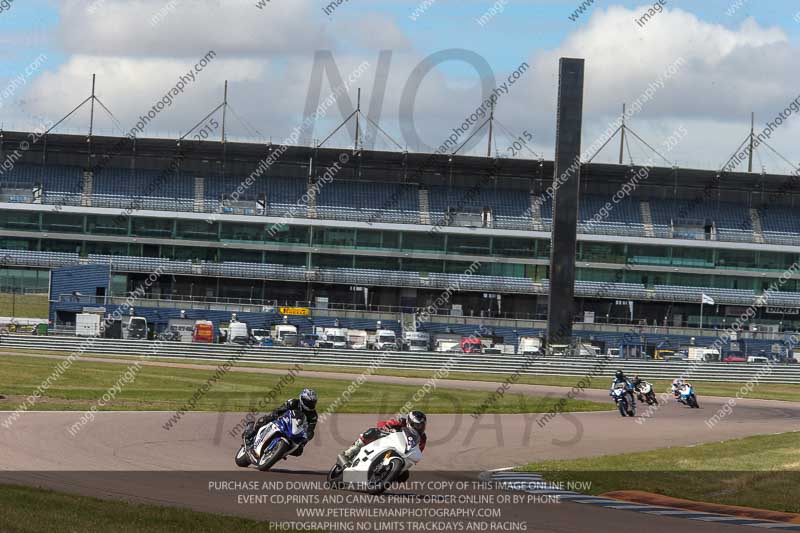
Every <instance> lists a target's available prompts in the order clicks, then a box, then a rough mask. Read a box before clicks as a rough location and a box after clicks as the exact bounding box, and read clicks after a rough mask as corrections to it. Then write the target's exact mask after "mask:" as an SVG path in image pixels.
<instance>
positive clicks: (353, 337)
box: [347, 329, 368, 350]
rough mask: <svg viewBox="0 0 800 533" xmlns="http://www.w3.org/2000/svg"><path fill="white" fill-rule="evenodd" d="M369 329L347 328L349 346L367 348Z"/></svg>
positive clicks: (360, 348)
mask: <svg viewBox="0 0 800 533" xmlns="http://www.w3.org/2000/svg"><path fill="white" fill-rule="evenodd" d="M367 339H368V335H367V330H365V329H348V330H347V347H348V348H350V349H351V350H366V349H367V348H368V346H367Z"/></svg>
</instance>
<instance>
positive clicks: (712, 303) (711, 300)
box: [702, 293, 714, 305]
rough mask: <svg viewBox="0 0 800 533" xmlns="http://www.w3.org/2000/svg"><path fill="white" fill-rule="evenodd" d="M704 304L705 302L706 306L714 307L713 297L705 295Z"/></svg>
mask: <svg viewBox="0 0 800 533" xmlns="http://www.w3.org/2000/svg"><path fill="white" fill-rule="evenodd" d="M702 302H703V303H704V304H708V305H714V298H712V297H711V296H709V295H708V294H706V293H703V298H702Z"/></svg>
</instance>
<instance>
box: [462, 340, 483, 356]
mask: <svg viewBox="0 0 800 533" xmlns="http://www.w3.org/2000/svg"><path fill="white" fill-rule="evenodd" d="M460 346H461V351H462V352H463V353H483V343H481V341H480V339H477V338H475V337H463V338H462V339H461V341H460Z"/></svg>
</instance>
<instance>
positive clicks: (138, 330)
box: [122, 316, 150, 340]
mask: <svg viewBox="0 0 800 533" xmlns="http://www.w3.org/2000/svg"><path fill="white" fill-rule="evenodd" d="M149 332H150V328H148V327H147V319H146V318H144V317H141V316H127V317H123V318H122V338H123V339H129V340H146V339H147V335H148V333H149Z"/></svg>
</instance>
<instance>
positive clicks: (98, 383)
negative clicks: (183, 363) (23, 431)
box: [0, 356, 613, 414]
mask: <svg viewBox="0 0 800 533" xmlns="http://www.w3.org/2000/svg"><path fill="white" fill-rule="evenodd" d="M57 364H58V361H57V360H54V359H43V358H35V357H18V356H3V357H0V394H4V395H6V396H8V397H9V398H8V399H7V400H3V401H0V409H13V408H15V407H16V404H17V403H19V402H21V401H22V400H23V399H24V397H26V396H27V395H29V394H31V393H32V391H33V390H34V389H36V387H38V385H39V384H40V383H42V381H44V380H45V379H47V377H48V376H50V374H51V373H52V372H53V370H54V368H55V367H56V365H57ZM128 366H129V365H127V364H112V363H100V362H87V361H77V362H75V363H74V364H73V365H72V367H71V368H69V369H68V370H67V371H66V372H65V373H64V374H63V375H62V376H61V377H60V378H59V379H58V380H57V381H56V382H55V383H53V384H52V386H51V387H49V388H48V389H47V391H46V396H44V397H43V398H42V399H41V400H39V402H37V404H36V409H39V410H53V409H64V410H86V409H88V408H89V407H91V406H92V405H93V404H94V402H95V401H96V400H97V399H98V398H100V397H101V396H103V394H104V393H105V392H106V391H107V390H108V389H109V388H110V387H111V386H112V385H114V384H115V383H117V382H118V380H119V379H120V377H121V376H122V374H124V373H125V372H126V369H127V368H128ZM140 368H141V370H140V371H139V372H138V374H137V376H136V380H135V381H134V382H133V383H131V384H129V385H125V386H123V387H122V390H121V391H120V392H119V393H118V394H117V396H116V398H114V399H113V400H112V401H110V402H109V403H108V404H107V405H105V406H104V407H102V408H101V409H102V410H164V411H172V410H177V409H182V408H185V403H186V402H187V401H188V400H189V398H191V397H192V395H193V394H194V393H195V391H196V390H198V388H199V387H200V386H202V385H203V384H205V383H206V382H207V380H208V379H209V378H210V377H211V376H212V375H213V374H214V371H213V370H193V369H182V368H168V367H155V366H142V367H140ZM282 378H284V375H280V374H254V373H244V372H228V373H227V374H225V375H224V376H223V378H222V379H221V380H220V381H218V382H217V383H215V384H214V385H213V387H211V389H210V390H209V391H208V393H207V394H205V395H204V396H203V397H202V398H201V399H200V400H199V401H198V402H197V404H196V406H195V408H194V409H193V410H195V411H247V410H249V409H250V408H251V407H252V406H253V405H256V404H257V403H258V401H259V400H260V399H261V398H263V397H264V396H265V395H266V394H267V393H268V392H269V391H270V390H271V389H272V388H273V387H275V386H276V385H278V383H279V382H280V380H281V379H282ZM354 378H355V376H354ZM284 381H285V380H284ZM350 384H351V381H350V380H334V379H320V378H305V377H304V378H297V380H296V382H295V383H291V384H289V385H287V386H285V387H284V388H283V389H282V391H281V393H280V394H279V401H283V399H285V398H287V397H291V396H294V395H295V394H297V393H298V392H299V390H300V388H302V387H312V388H314V389H316V390H317V393H318V395H319V398H320V402H319V407H318V409H319V411H320V412H323V411H324V410H325V409H326V407H327V406H328V405H329V404H330V403H332V402H334V401H335V400H336V399H337V398H338V397H339V396H340V395H341V394H342V392H343V391H344V390H345V389H346V388H347V387H348V386H349V385H350ZM419 390H420V386H419V385H395V384H386V383H372V382H370V381H369V379H367V381H366V382H365V383H364V384H363V385H362V386H361V387H359V388H358V389H357V390H356V391H355V393H353V394H352V397H351V399H350V401H349V402H344V403H342V404H341V405H340V406H339V407H338V409H337V412H340V413H379V414H384V413H395V412H397V411H398V410H399V409H400V408H401V407H402V406H403V404H405V403H406V402H407V401H409V400H410V399H411V397H412V396H413V395H414V394H415V393H416V392H417V391H419ZM488 396H489V393H488V392H487V391H468V390H455V389H441V388H433V389H432V390H431V392H430V394H428V395H426V396H424V398H423V399H422V400H421V401H420V402H419V403H417V404H415V406H416V407H417V408H420V409H424V410H427V411H428V412H430V413H465V414H469V413H473V412H474V411H475V410H476V409H478V408H479V406H480V405H481V404H483V402H484V401H485V400H486V399H487V397H488ZM559 401H561V399H560V398H558V397H553V398H549V399H544V398H541V397H535V396H527V395H522V394H512V393H507V394H505V395H504V396H503V397H502V398H501V399H500V400H499V401H497V402H496V403H494V404H492V405H491V406H490V408H489V409H487V410H486V411H485V412H486V413H541V412H548V411H550V410H551V409H552V408H553V406H554V405H555V404H556V403H558V402H559ZM275 403H277V402H275ZM612 407H613V406H612V405H610V404H608V403H597V402H589V401H583V400H569V401H567V402H566V405H565V406H564V409H563V411H565V412H575V411H605V410H609V409H611V408H612Z"/></svg>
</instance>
